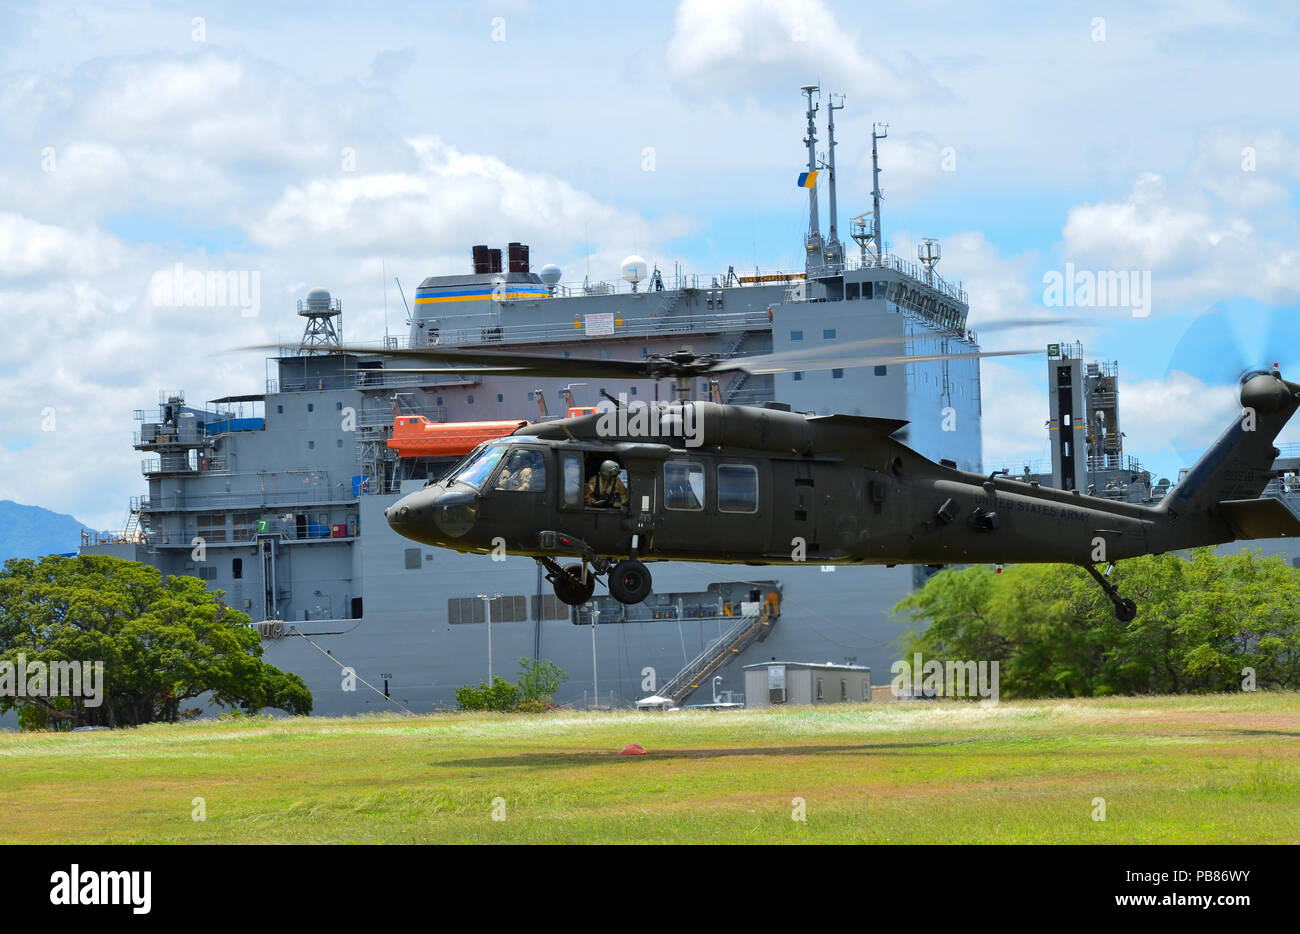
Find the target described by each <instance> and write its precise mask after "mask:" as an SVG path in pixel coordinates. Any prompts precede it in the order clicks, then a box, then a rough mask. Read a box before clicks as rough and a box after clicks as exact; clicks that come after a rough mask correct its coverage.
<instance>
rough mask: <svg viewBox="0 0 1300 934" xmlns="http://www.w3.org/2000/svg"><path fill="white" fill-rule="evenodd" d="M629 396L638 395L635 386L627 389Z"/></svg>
mask: <svg viewBox="0 0 1300 934" xmlns="http://www.w3.org/2000/svg"><path fill="white" fill-rule="evenodd" d="M627 394H628V395H629V396H635V395H636V387H635V386H629V387H627Z"/></svg>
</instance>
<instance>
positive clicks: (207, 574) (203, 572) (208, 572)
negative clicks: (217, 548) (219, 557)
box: [199, 564, 217, 581]
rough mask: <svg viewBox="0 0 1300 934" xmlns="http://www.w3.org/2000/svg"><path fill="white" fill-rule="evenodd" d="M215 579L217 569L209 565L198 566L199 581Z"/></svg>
mask: <svg viewBox="0 0 1300 934" xmlns="http://www.w3.org/2000/svg"><path fill="white" fill-rule="evenodd" d="M216 579H217V569H216V568H214V567H212V566H211V565H209V564H204V565H200V566H199V580H201V581H214V580H216Z"/></svg>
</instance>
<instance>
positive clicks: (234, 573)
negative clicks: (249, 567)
mask: <svg viewBox="0 0 1300 934" xmlns="http://www.w3.org/2000/svg"><path fill="white" fill-rule="evenodd" d="M230 576H231V577H233V578H234V579H235V580H240V579H241V578H243V576H244V559H243V558H235V559H233V560H232V561H231V562H230Z"/></svg>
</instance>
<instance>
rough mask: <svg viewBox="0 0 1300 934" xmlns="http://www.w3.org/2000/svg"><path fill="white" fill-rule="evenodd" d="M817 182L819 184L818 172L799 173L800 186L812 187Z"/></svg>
mask: <svg viewBox="0 0 1300 934" xmlns="http://www.w3.org/2000/svg"><path fill="white" fill-rule="evenodd" d="M816 184H817V173H816V172H800V173H799V187H800V188H812V187H813V186H814V185H816Z"/></svg>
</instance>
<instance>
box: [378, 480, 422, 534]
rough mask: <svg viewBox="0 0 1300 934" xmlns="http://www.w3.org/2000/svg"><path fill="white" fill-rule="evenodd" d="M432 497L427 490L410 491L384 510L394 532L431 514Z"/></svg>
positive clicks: (400, 530)
mask: <svg viewBox="0 0 1300 934" xmlns="http://www.w3.org/2000/svg"><path fill="white" fill-rule="evenodd" d="M431 503H432V498H431V497H430V496H428V494H427V493H425V491H423V490H421V491H419V492H417V493H409V494H407V495H406V496H403V497H402V498H401V499H399V500H398V501H397V502H395V503H394V504H393V505H391V506H389V507H388V508H387V509H385V510H384V518H386V519H387V520H388V524H389V526H390V527H391V528H392V529H393V531H394V532H399V533H400V532H402V531H403V530H404V529H408V528H410V527H411V526H413V525H414V524H415V523H417V522H419V520H420V519H421V518H422V517H424V518H427V517H428V515H429V506H430V504H431Z"/></svg>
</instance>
